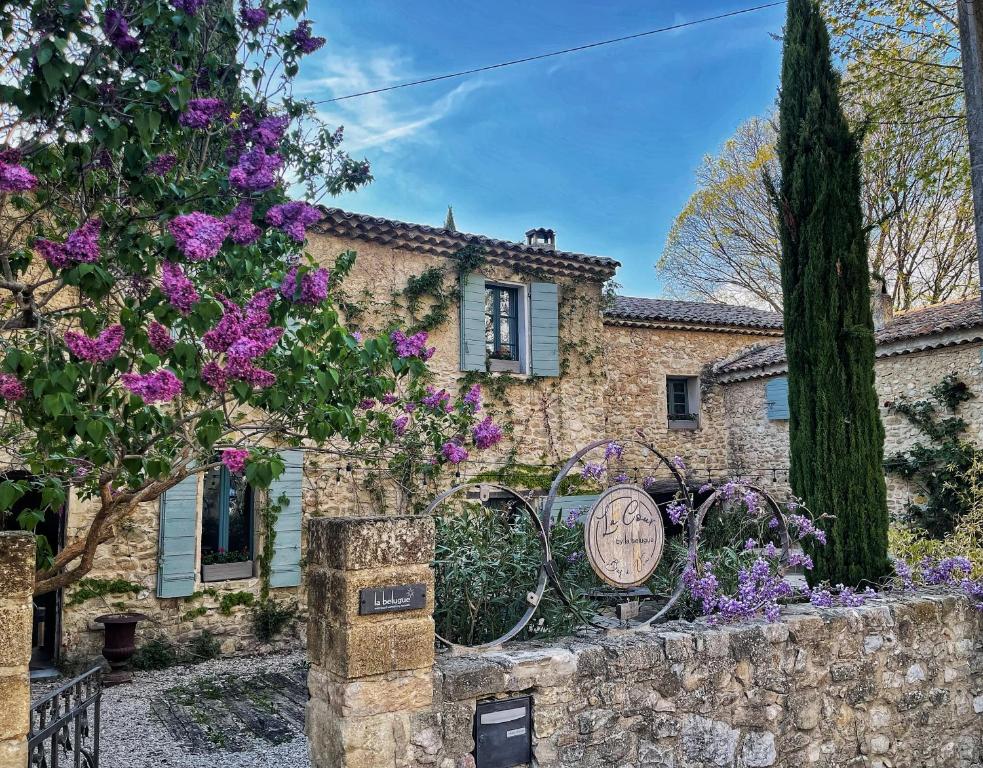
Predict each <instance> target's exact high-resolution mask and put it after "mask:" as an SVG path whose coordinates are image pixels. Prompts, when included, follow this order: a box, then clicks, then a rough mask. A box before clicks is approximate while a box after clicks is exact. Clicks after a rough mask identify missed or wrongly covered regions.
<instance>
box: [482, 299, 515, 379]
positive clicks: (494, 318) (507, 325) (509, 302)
mask: <svg viewBox="0 0 983 768" xmlns="http://www.w3.org/2000/svg"><path fill="white" fill-rule="evenodd" d="M521 301H522V298H521V294H520V291H519V288H518V287H515V286H508V285H493V284H487V285H485V354H486V355H487V356H488V359H489V367H490V369H491V370H492V371H512V372H513V373H519V372H521V370H522V358H523V356H524V350H523V349H522V344H521V343H520V336H521V329H520V318H521V314H520V311H519V307H520V304H521Z"/></svg>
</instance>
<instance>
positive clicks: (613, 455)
mask: <svg viewBox="0 0 983 768" xmlns="http://www.w3.org/2000/svg"><path fill="white" fill-rule="evenodd" d="M624 450H625V447H624V446H623V445H621V443H616V442H614V441H613V440H612V441H611V442H610V443H608V444H607V445H606V446H604V458H605V460H610V459H615V460H617V459H620V458H621V454H622V453H624Z"/></svg>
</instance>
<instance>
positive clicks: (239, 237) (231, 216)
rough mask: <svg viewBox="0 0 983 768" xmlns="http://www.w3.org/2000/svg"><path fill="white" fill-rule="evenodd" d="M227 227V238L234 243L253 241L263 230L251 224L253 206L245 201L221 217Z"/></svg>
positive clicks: (242, 243) (240, 243)
mask: <svg viewBox="0 0 983 768" xmlns="http://www.w3.org/2000/svg"><path fill="white" fill-rule="evenodd" d="M223 221H224V222H225V224H226V226H227V227H228V228H229V239H230V240H232V242H233V243H235V244H236V245H250V244H252V243H255V242H256V241H257V240H258V239H259V236H260V235H261V234H263V230H262V229H260V228H259V227H258V226H256V225H255V224H253V206H252V205H251V204H250V203H247V202H245V201H243V202H241V203H239V205H237V206H236V207H235V208H233V209H232V211H231V212H230V213H227V214H226V215H225V218H224V219H223Z"/></svg>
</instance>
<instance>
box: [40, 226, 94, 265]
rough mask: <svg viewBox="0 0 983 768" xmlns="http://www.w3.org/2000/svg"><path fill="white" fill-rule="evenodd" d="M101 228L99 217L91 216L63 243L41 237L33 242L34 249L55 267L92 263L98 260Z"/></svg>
mask: <svg viewBox="0 0 983 768" xmlns="http://www.w3.org/2000/svg"><path fill="white" fill-rule="evenodd" d="M101 228H102V223H101V222H100V221H99V219H96V218H92V219H89V220H88V221H87V222H85V224H83V225H82V226H81V227H79V228H78V229H76V230H75V231H74V232H72V233H71V234H69V236H68V237H67V238H65V242H64V243H55V242H52V241H51V240H44V239H41V240H37V241H36V242H35V243H34V250H36V251H37V252H38V253H39V254H40V255H41V256H43V257H44V259H45V261H47V262H48V264H50V265H51V266H52V267H54V268H56V269H66V268H68V267H72V266H74V265H76V264H92V263H94V262H96V261H99V232H100V230H101Z"/></svg>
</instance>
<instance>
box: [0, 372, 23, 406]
mask: <svg viewBox="0 0 983 768" xmlns="http://www.w3.org/2000/svg"><path fill="white" fill-rule="evenodd" d="M26 395H27V388H26V387H25V386H24V385H23V384H22V383H21V381H20V380H19V379H18V378H17V377H16V376H14V375H13V374H11V373H0V400H7V401H8V402H13V401H14V400H20V399H21V398H22V397H24V396H26Z"/></svg>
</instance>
